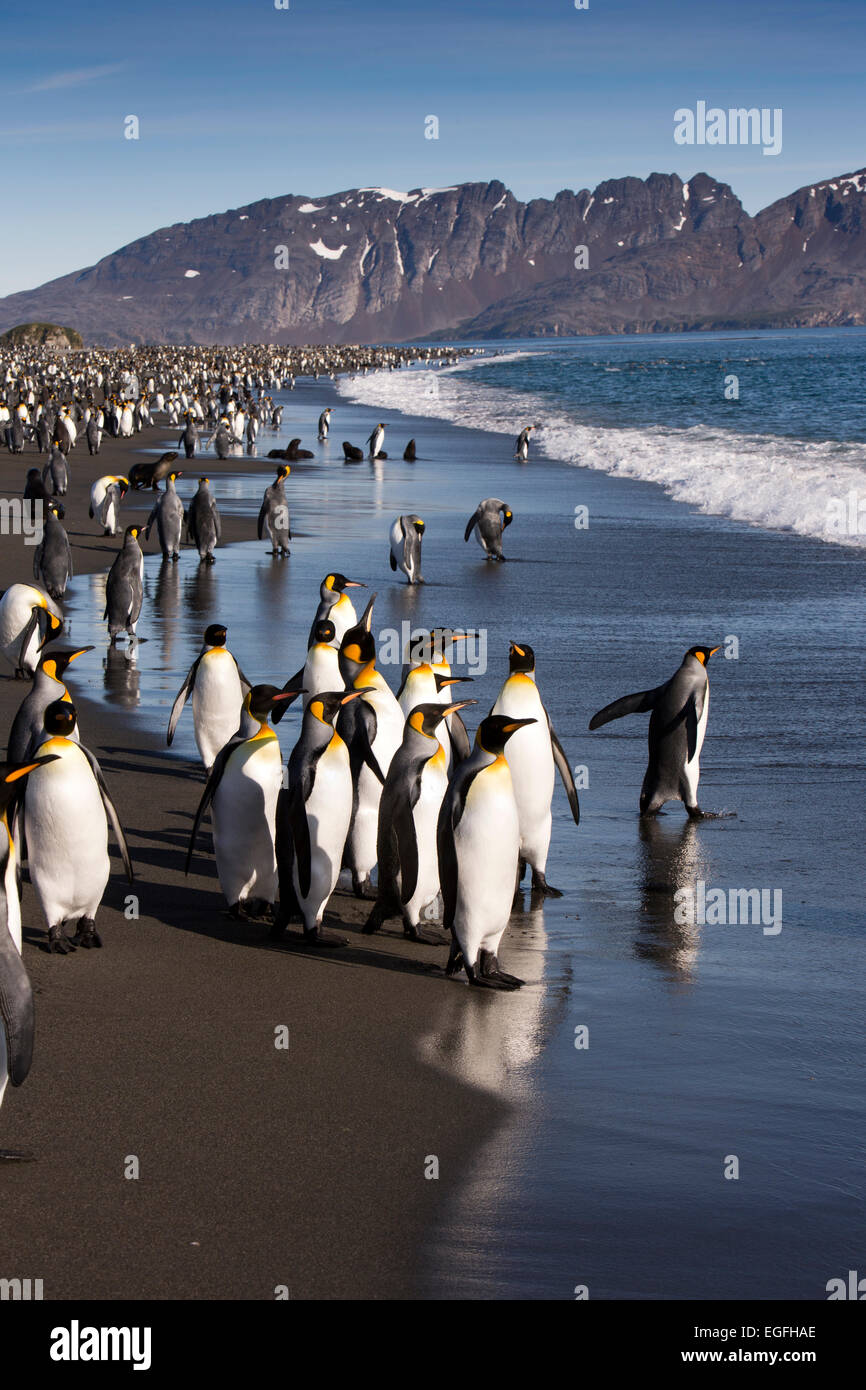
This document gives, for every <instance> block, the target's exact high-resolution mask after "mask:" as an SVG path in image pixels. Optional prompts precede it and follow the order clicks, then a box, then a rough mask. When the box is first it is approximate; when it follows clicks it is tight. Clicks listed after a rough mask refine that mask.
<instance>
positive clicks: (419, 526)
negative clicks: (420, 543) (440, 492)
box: [412, 516, 426, 536]
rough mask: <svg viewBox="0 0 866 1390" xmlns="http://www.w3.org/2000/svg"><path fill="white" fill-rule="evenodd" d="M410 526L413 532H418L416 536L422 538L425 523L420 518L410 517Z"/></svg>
mask: <svg viewBox="0 0 866 1390" xmlns="http://www.w3.org/2000/svg"><path fill="white" fill-rule="evenodd" d="M412 525H413V526H414V528H415V530H416V531H417V532H418V535H419V536H423V534H424V531H425V529H426V522H425V521H424V520H423V519H422V518H421V517H420V516H413V517H412Z"/></svg>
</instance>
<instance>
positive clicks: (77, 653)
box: [66, 647, 94, 666]
mask: <svg viewBox="0 0 866 1390" xmlns="http://www.w3.org/2000/svg"><path fill="white" fill-rule="evenodd" d="M93 650H94V648H93V647H79V648H78V650H77V651H75V652H73V653H72V655H71V656H70V657H69V659H68V661H67V663H66V664H67V666H71V665H72V662H73V661H75V660H77V658H78V657H79V656H84V653H85V652H92V651H93Z"/></svg>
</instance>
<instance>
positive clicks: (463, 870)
mask: <svg viewBox="0 0 866 1390" xmlns="http://www.w3.org/2000/svg"><path fill="white" fill-rule="evenodd" d="M532 722H533V721H532V720H529V719H504V718H503V717H502V715H493V714H490V715H488V716H487V718H486V719H484V720H483V721H482V723H481V725H480V727H479V729H478V733H477V734H476V736H475V747H474V749H473V750H472V753H471V755H470V756H469V757H468V758H467V759H466V761H465V762H463V763H461V764H460V766H459V767H458V768H457V770H456V772H455V773H454V776H453V777H452V779H451V782H450V783H449V786H448V790H447V792H446V793H445V797H444V800H443V802H442V810H441V811H440V813H439V825H438V828H437V836H436V838H437V846H438V850H439V881H440V885H441V889H442V902H443V907H444V913H443V924H444V926H445V928H446V930H447V931H450V932H451V936H452V944H451V953H450V955H449V957H448V965H447V967H446V973H447V974H448V975H453V974H454V973H455V972H456V971H457V970H459V968H460V966H461V965H462V966H463V968H464V969H465V971H466V975H467V978H468V980H469V983H470V984H471V985H477V986H480V987H483V988H486V989H517V988H518V987H519V986H520V985H521V984H523V981H522V980H520V979H518V977H517V976H516V975H508V974H506V973H505V972H504V971H503V970H502V969H501V967H500V965H499V960H498V951H499V943H500V941H501V940H502V937H503V935H504V933H505V928H506V927H507V926H508V919H509V916H510V914H511V904H512V901H513V899H514V884H515V880H516V875H517V862H518V857H519V854H520V821H519V818H518V812H517V802H516V800H515V798H514V786H513V784H512V781H511V773H510V771H509V769H508V763H507V762H506V759H505V755H504V750H505V745H506V743H507V742H508V740H509V739H510V738H511V736H512V734H515V733H517V731H518V729H522V728H525V727H526V726H527V725H528V724H530V723H532Z"/></svg>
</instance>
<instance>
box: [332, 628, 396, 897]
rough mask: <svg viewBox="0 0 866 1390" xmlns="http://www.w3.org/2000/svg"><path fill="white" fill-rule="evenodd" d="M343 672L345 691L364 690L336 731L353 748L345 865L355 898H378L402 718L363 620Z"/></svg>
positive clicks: (352, 634) (353, 633) (349, 642)
mask: <svg viewBox="0 0 866 1390" xmlns="http://www.w3.org/2000/svg"><path fill="white" fill-rule="evenodd" d="M370 606H371V605H368V612H369V608H370ZM365 617H366V615H365ZM340 672H341V674H342V677H343V680H344V682H345V685H346V689H347V690H360V691H361V692H362V696H363V698H362V699H360V700H357V701H356V702H355V703H354V704H351V705H347V707H346V708H345V709H344V710H342V711H341V712H340V716H339V719H338V722H337V732H338V733H339V734H340V735H341V736H342V738H343V740H344V742H345V743H346V745H347V747H348V749H349V761H350V764H351V768H352V786H353V789H354V798H353V803H352V823H351V826H350V828H349V835H348V838H347V840H346V856H345V863H346V868H347V869H349V870H350V872H351V875H352V891H353V892H354V894H355V897H357V898H364V897H372V896H374V893H373V888H372V884H371V882H370V874H371V873H372V871H373V868H374V866H375V863H376V837H377V834H378V828H379V799H380V797H381V793H382V786H383V784H384V781H385V778H386V776H387V775H388V769H389V767H390V766H391V759H392V758H393V756H394V754H395V753H396V751H397V749H398V748H399V747H400V743H401V742H402V738H403V724H404V719H403V711H402V710H401V709H400V706H399V705H398V703H397V701H396V699H395V697H394V694H393V691H392V690H391V688H390V686H389V685H388V684H387V682H386V681H385V679H384V677H383V676H382V675H381V674H380V673H379V672H378V671H377V670H376V643H375V641H374V640H373V635H372V633H371V632H370V631H369V630H368V628H367V626H366V623H365V621H364V619H362V620H361V622H360V623H359V624H358V625H357V627H354V628H350V629H349V631H348V632H347V633H346V634H345V636H344V637H343V641H342V643H341V644H340Z"/></svg>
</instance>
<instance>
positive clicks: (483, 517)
mask: <svg viewBox="0 0 866 1390" xmlns="http://www.w3.org/2000/svg"><path fill="white" fill-rule="evenodd" d="M513 520H514V513H513V512H512V510H511V508H510V507H509V506H508V505H507V503H505V502H502V501H500V499H499V498H498V497H485V499H484V501H483V502H479V504H478V507H477V508H476V510H475V511H474V512H473V514H472V516H471V517H470V518H469V520H468V521H467V523H466V530H465V532H464V534H463V539H464V541H468V540H469V537H470V536H471V535H472V532H473V531H474V532H475V538H476V540H477V541H478V544H479V545H480V546H481V549H482V550H483V551H484V553H485V555H486V556H487V559H488V560H504V559H505V556H504V555H503V553H502V532H503V531H504V530H505V527H506V526H510V525H511V523H512V521H513Z"/></svg>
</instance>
